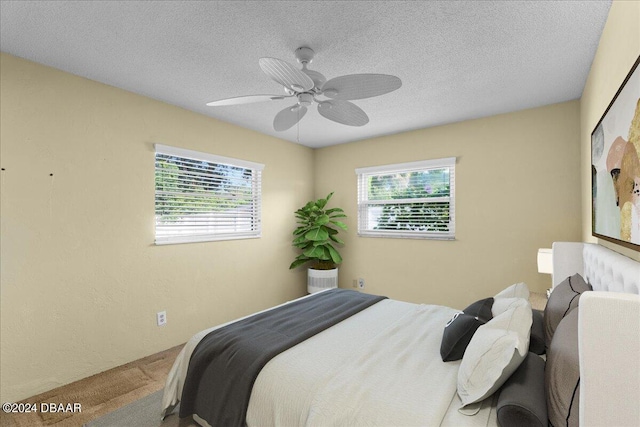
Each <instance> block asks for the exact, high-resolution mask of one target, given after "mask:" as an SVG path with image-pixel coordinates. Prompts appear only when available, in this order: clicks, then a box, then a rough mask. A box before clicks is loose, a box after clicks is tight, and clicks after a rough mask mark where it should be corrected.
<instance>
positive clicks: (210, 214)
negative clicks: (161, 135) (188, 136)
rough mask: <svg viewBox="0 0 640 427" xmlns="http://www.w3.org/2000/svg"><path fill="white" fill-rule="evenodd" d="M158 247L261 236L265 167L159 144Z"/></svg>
mask: <svg viewBox="0 0 640 427" xmlns="http://www.w3.org/2000/svg"><path fill="white" fill-rule="evenodd" d="M155 149H156V244H167V243H186V242H203V241H209V240H229V239H245V238H252V237H260V233H261V226H260V222H261V220H260V205H261V199H262V189H261V181H262V179H261V175H262V169H263V168H264V165H261V164H258V163H252V162H247V161H244V160H238V159H231V158H228V157H221V156H215V155H213V154H207V153H200V152H197V151H190V150H184V149H181V148H175V147H168V146H166V145H160V144H155Z"/></svg>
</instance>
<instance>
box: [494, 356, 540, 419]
mask: <svg viewBox="0 0 640 427" xmlns="http://www.w3.org/2000/svg"><path fill="white" fill-rule="evenodd" d="M496 412H497V415H498V423H499V424H500V426H501V427H511V426H513V427H547V400H546V396H545V391H544V360H542V358H541V357H540V356H538V355H536V354H534V353H532V352H529V354H528V355H527V357H526V358H525V359H524V361H523V362H522V364H521V365H520V366H519V367H518V369H516V371H515V372H514V373H513V375H511V376H510V377H509V379H508V380H507V381H506V382H505V383H504V385H503V386H502V388H501V389H500V395H499V396H498V404H497V407H496Z"/></svg>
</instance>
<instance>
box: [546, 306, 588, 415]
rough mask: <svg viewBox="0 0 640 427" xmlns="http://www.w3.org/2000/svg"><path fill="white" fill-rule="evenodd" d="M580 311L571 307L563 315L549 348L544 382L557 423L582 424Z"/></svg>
mask: <svg viewBox="0 0 640 427" xmlns="http://www.w3.org/2000/svg"><path fill="white" fill-rule="evenodd" d="M578 312H579V310H571V312H570V313H569V314H567V315H566V316H565V317H564V318H563V319H562V321H561V322H560V324H559V325H558V328H557V329H556V331H555V334H554V336H553V339H552V340H551V345H550V347H549V348H548V349H547V366H546V368H545V372H544V382H545V388H546V391H547V411H548V416H549V422H550V423H551V425H554V426H567V427H578V425H579V424H578V421H579V420H578V412H579V406H580V361H579V359H578Z"/></svg>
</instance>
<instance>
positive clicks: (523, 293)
mask: <svg viewBox="0 0 640 427" xmlns="http://www.w3.org/2000/svg"><path fill="white" fill-rule="evenodd" d="M499 298H524V299H526V300H528V299H529V287H528V286H527V284H526V283H524V282H520V283H515V284H513V285H511V286H509V287H508V288H506V289H504V290H502V291H500V292H498V293H497V294H496V296H494V297H493V299H499Z"/></svg>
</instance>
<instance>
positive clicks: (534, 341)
mask: <svg viewBox="0 0 640 427" xmlns="http://www.w3.org/2000/svg"><path fill="white" fill-rule="evenodd" d="M531 313H532V315H533V323H532V324H531V338H530V339H529V351H531V352H533V353H535V354H544V352H545V342H544V317H543V314H542V311H540V310H532V311H531Z"/></svg>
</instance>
